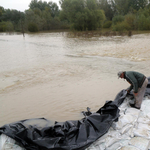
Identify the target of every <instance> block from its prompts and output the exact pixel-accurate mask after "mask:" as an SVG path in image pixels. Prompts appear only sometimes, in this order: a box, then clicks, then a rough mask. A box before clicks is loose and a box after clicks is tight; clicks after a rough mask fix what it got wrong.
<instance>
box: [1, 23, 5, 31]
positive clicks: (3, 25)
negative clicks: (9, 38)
mask: <svg viewBox="0 0 150 150" xmlns="http://www.w3.org/2000/svg"><path fill="white" fill-rule="evenodd" d="M5 31H6V22H0V32H5Z"/></svg>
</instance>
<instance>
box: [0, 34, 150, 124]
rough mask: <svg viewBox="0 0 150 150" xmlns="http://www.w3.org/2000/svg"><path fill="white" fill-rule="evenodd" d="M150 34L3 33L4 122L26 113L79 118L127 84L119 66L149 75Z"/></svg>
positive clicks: (0, 83) (0, 109) (0, 88)
mask: <svg viewBox="0 0 150 150" xmlns="http://www.w3.org/2000/svg"><path fill="white" fill-rule="evenodd" d="M149 43H150V34H149V33H147V34H138V35H133V36H131V37H128V36H114V37H93V38H82V37H78V38H69V37H68V36H67V33H66V32H51V33H37V34H25V37H23V36H22V35H19V34H13V35H8V34H4V33H3V34H2V33H1V34H0V126H2V125H4V124H6V123H11V122H14V121H18V120H23V119H28V118H42V117H44V118H47V119H50V120H55V121H66V120H76V119H81V118H82V117H83V116H82V114H81V111H85V110H86V107H90V108H91V111H92V112H94V111H97V110H98V109H99V108H100V107H102V106H103V105H104V103H105V101H107V100H114V98H115V96H116V95H117V93H118V92H119V91H120V90H122V89H125V88H127V87H128V86H129V84H128V83H126V82H125V81H124V80H121V79H118V78H117V72H118V71H120V70H135V71H139V72H141V73H144V74H145V75H146V76H150V44H149Z"/></svg>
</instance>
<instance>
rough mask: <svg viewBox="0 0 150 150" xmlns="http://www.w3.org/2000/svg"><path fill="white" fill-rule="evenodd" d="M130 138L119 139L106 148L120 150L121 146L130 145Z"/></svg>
mask: <svg viewBox="0 0 150 150" xmlns="http://www.w3.org/2000/svg"><path fill="white" fill-rule="evenodd" d="M128 143H129V140H119V141H118V142H116V143H114V144H113V145H111V146H110V147H107V148H106V150H119V149H120V148H121V147H123V146H125V145H128Z"/></svg>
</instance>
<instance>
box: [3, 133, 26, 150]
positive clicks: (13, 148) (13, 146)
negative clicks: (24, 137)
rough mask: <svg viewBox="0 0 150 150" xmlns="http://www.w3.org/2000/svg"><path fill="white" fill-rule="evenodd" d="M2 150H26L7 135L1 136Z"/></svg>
mask: <svg viewBox="0 0 150 150" xmlns="http://www.w3.org/2000/svg"><path fill="white" fill-rule="evenodd" d="M0 150H25V149H24V148H22V147H20V146H19V143H16V141H15V140H14V139H12V138H10V137H8V136H6V135H5V134H1V135H0Z"/></svg>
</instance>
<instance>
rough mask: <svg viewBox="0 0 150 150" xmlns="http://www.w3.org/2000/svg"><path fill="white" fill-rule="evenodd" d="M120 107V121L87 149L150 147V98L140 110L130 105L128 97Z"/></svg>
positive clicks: (133, 149)
mask: <svg viewBox="0 0 150 150" xmlns="http://www.w3.org/2000/svg"><path fill="white" fill-rule="evenodd" d="M119 109H120V117H119V120H118V122H114V123H113V125H112V127H111V128H110V129H109V131H108V132H107V133H106V134H105V135H104V136H102V137H101V138H99V139H98V140H97V141H96V142H94V143H93V144H92V145H91V146H90V147H88V148H87V149H86V150H148V149H150V146H149V143H150V99H145V100H144V101H143V103H142V107H141V109H140V110H138V109H135V108H132V107H130V106H129V99H128V98H126V99H125V100H124V102H123V103H122V105H121V106H120V107H119Z"/></svg>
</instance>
